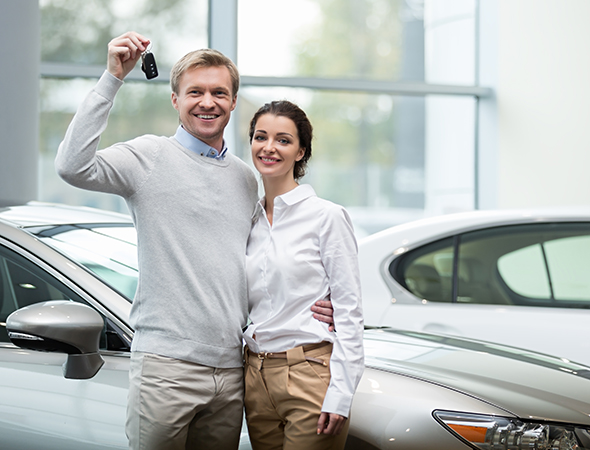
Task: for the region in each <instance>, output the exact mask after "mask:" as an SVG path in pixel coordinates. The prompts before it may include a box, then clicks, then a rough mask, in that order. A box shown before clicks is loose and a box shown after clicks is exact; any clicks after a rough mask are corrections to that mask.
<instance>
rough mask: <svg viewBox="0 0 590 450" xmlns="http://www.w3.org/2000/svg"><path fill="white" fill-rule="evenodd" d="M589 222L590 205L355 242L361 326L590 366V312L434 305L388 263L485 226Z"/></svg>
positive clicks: (435, 223)
mask: <svg viewBox="0 0 590 450" xmlns="http://www.w3.org/2000/svg"><path fill="white" fill-rule="evenodd" d="M580 222H585V223H590V208H585V207H582V208H558V209H551V210H530V211H523V210H514V211H473V212H469V213H460V214H449V215H446V216H439V217H432V218H428V219H422V220H418V221H415V222H410V223H406V224H403V225H399V226H396V227H392V228H390V229H388V230H384V231H382V232H379V233H376V234H374V235H371V236H369V237H366V238H364V239H361V240H360V241H359V264H360V271H361V285H362V294H363V310H364V314H365V324H367V325H372V326H392V327H395V328H403V329H409V330H416V331H424V332H433V333H442V334H446V335H451V336H468V337H473V338H476V339H482V340H489V341H494V342H498V343H502V344H506V345H515V346H519V347H523V348H529V349H531V350H535V351H539V352H543V353H548V354H554V355H559V356H562V357H564V358H567V359H571V360H573V361H578V362H582V363H585V364H590V327H588V323H590V309H583V308H552V307H551V308H550V307H535V306H517V305H509V306H506V305H491V304H462V303H439V302H432V301H428V300H426V299H423V298H419V297H417V296H415V295H413V294H412V293H411V292H409V291H408V290H407V289H405V288H404V287H403V286H401V285H400V284H399V283H397V282H396V281H395V280H394V279H393V278H392V277H391V275H390V274H389V273H388V267H389V265H390V264H391V263H392V262H393V261H394V260H396V259H398V258H401V257H402V256H403V255H405V254H407V253H408V252H411V251H412V250H415V249H418V248H420V247H421V246H423V245H425V244H428V243H431V242H435V241H438V240H441V239H444V238H447V237H449V236H453V235H456V234H461V233H465V232H469V231H474V230H480V229H484V228H494V227H502V226H508V225H522V224H538V223H580Z"/></svg>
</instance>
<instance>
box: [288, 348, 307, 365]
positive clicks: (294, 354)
mask: <svg viewBox="0 0 590 450" xmlns="http://www.w3.org/2000/svg"><path fill="white" fill-rule="evenodd" d="M302 362H305V354H304V353H303V347H301V346H299V347H295V348H291V349H289V350H287V364H288V365H290V366H294V365H295V364H299V363H302Z"/></svg>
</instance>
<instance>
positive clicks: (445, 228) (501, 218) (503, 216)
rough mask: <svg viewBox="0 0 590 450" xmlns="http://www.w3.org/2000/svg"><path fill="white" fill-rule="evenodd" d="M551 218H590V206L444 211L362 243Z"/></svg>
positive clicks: (577, 219)
mask: <svg viewBox="0 0 590 450" xmlns="http://www.w3.org/2000/svg"><path fill="white" fill-rule="evenodd" d="M549 222H590V207H586V206H579V207H576V206H572V207H553V208H539V209H513V210H511V209H507V210H477V211H467V212H461V213H453V214H444V215H440V216H433V217H427V218H424V219H419V220H414V221H411V222H407V223H404V224H401V225H396V226H394V227H391V228H388V229H386V230H383V231H380V232H378V233H375V234H372V235H370V236H367V237H365V238H362V239H361V240H360V241H359V245H361V246H362V245H367V244H370V243H372V242H373V241H381V240H383V239H390V238H396V239H397V238H398V237H399V238H400V239H403V240H404V241H408V242H415V241H416V240H420V239H422V238H426V237H435V238H438V237H444V236H447V235H449V234H455V233H461V232H465V231H470V230H475V229H479V228H484V227H486V228H487V227H496V226H504V225H516V224H525V223H549Z"/></svg>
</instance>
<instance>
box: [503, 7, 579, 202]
mask: <svg viewBox="0 0 590 450" xmlns="http://www.w3.org/2000/svg"><path fill="white" fill-rule="evenodd" d="M497 1H498V6H499V7H498V64H497V71H498V73H497V76H498V84H497V102H498V136H497V138H498V180H497V181H498V187H497V190H498V193H497V207H499V208H512V207H528V206H553V205H575V204H590V26H589V19H590V1H588V0H517V1H515V0H497Z"/></svg>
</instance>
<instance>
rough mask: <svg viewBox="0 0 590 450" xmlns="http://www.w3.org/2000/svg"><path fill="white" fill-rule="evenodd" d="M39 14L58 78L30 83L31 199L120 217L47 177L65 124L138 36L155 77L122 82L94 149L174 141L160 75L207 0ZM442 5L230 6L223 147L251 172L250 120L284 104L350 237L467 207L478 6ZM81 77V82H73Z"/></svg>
mask: <svg viewBox="0 0 590 450" xmlns="http://www.w3.org/2000/svg"><path fill="white" fill-rule="evenodd" d="M40 5H41V17H42V37H43V40H42V63H44V64H45V65H46V66H47V65H48V64H49V65H51V67H52V68H53V69H54V72H57V73H59V75H46V76H45V77H44V78H43V79H42V81H41V105H40V107H41V139H40V140H41V149H40V151H41V154H42V158H41V167H40V174H41V180H40V186H41V193H40V198H41V199H42V200H46V201H52V202H64V203H68V204H83V205H88V206H95V207H100V208H105V209H111V210H117V211H123V212H124V211H126V207H125V205H124V203H123V201H122V200H120V199H118V198H115V197H113V196H109V195H102V194H94V193H89V192H86V191H81V190H78V189H75V188H72V187H70V186H68V185H66V184H65V183H64V182H63V181H61V180H60V179H59V178H58V177H57V176H56V175H55V171H54V169H53V159H54V157H55V152H56V150H57V147H58V145H59V142H60V141H61V139H62V138H63V135H64V133H65V130H66V127H67V125H68V123H69V121H70V120H71V118H72V116H73V114H74V112H75V110H76V108H77V106H78V104H79V103H80V101H81V100H82V99H83V97H84V96H85V95H86V93H87V92H88V91H89V90H90V89H91V88H92V86H93V85H94V83H95V82H96V77H97V76H100V73H102V70H103V69H104V67H105V62H106V52H107V44H108V42H109V40H110V39H112V37H114V36H117V35H119V34H121V33H123V32H124V31H127V30H129V29H133V30H136V31H138V32H141V33H142V34H144V35H146V36H148V37H149V38H150V39H151V40H152V41H153V46H154V48H153V51H154V54H155V55H156V58H157V60H158V66H159V68H160V75H161V76H160V77H159V78H158V79H156V81H150V82H146V81H140V80H139V79H138V80H137V81H128V82H126V86H125V88H124V89H122V90H121V91H120V92H119V94H118V95H117V99H116V102H115V107H114V110H113V112H112V115H111V118H110V120H109V126H108V128H107V131H106V132H105V134H104V135H103V137H102V139H101V146H102V147H104V146H107V145H109V144H112V143H114V142H117V141H122V140H127V139H131V138H133V137H135V136H137V135H140V134H144V133H152V134H161V135H172V134H173V133H174V131H175V129H176V127H177V125H178V118H177V114H176V111H175V110H174V109H173V108H172V106H171V105H170V88H169V86H168V84H167V83H166V81H167V73H168V72H169V68H170V67H171V65H172V64H173V63H174V62H175V61H176V60H177V59H179V58H180V57H181V56H182V55H184V54H185V53H186V52H187V51H190V50H192V49H195V48H202V47H206V46H207V37H208V35H210V34H214V33H223V30H215V29H208V23H207V17H208V2H207V1H206V0H127V1H125V2H123V1H120V0H110V1H104V0H88V1H85V2H84V3H75V2H70V1H67V0H41V1H40ZM81 5H83V6H81ZM445 5H446V6H445V8H441V7H440V5H438V3H437V2H436V1H434V0H281V1H280V2H277V1H275V0H236V2H235V7H236V8H237V18H238V23H237V30H238V33H237V35H238V47H237V49H238V50H237V55H236V57H235V59H236V61H237V64H238V67H239V69H240V72H241V75H242V77H243V78H242V87H241V90H240V96H239V102H238V108H237V110H236V111H235V113H234V122H236V127H235V132H236V133H237V136H231V139H228V140H229V141H230V142H232V143H233V142H235V143H236V145H235V148H234V149H231V150H232V151H234V152H235V153H236V154H237V155H238V156H240V157H242V158H243V159H244V160H245V161H246V162H248V163H250V162H251V161H250V151H249V143H248V136H247V130H248V123H249V119H250V118H251V117H252V115H253V113H254V112H255V111H256V110H257V109H258V107H260V106H261V105H262V104H263V103H265V102H268V101H271V100H276V99H288V100H291V101H294V102H296V103H298V104H299V105H300V106H301V107H302V108H303V109H304V110H305V111H306V112H307V113H308V115H309V117H310V119H311V121H312V123H313V125H314V131H315V140H314V144H313V145H314V150H313V153H314V155H313V157H312V159H311V161H310V165H309V171H308V174H307V175H306V177H305V178H304V180H303V182H308V183H310V184H312V185H313V186H314V188H315V189H316V191H317V193H318V195H320V196H322V197H325V198H327V199H329V200H332V201H334V202H337V203H340V204H342V205H344V206H346V207H347V208H348V209H349V211H350V213H351V215H352V216H353V219H354V221H355V226H356V228H357V231H358V234H359V235H360V236H362V235H366V234H370V233H373V232H375V231H378V230H380V229H383V228H386V227H388V226H391V225H394V224H397V223H402V222H406V221H408V220H412V219H415V218H419V217H422V216H424V215H430V214H435V213H441V212H450V211H454V210H466V209H473V208H474V196H475V194H474V193H475V190H476V184H475V175H474V174H475V173H476V172H475V164H476V161H477V159H476V157H475V154H476V148H475V144H474V143H475V141H476V136H475V133H476V123H477V119H476V111H477V108H476V105H477V98H476V95H474V94H473V93H472V91H470V90H469V89H470V88H473V87H474V86H476V77H475V73H476V71H475V42H476V33H477V27H476V20H475V13H476V6H477V4H476V0H448V1H445ZM445 55H446V56H445ZM82 67H91V68H93V69H94V72H93V74H92V75H83V73H84V72H83V71H82V70H81V68H82ZM56 68H57V69H56ZM332 84H333V85H334V86H336V87H335V88H332V86H331V85H332ZM440 85H448V86H454V87H455V91H454V92H455V94H453V95H450V94H443V95H435V94H437V92H438V93H440V92H441V87H440ZM443 87H444V86H443ZM462 87H465V91H464V92H461V88H462ZM457 89H458V91H457ZM457 92H458V94H457ZM233 132H234V130H233V129H232V130H230V129H229V128H228V130H227V131H226V133H233Z"/></svg>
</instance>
